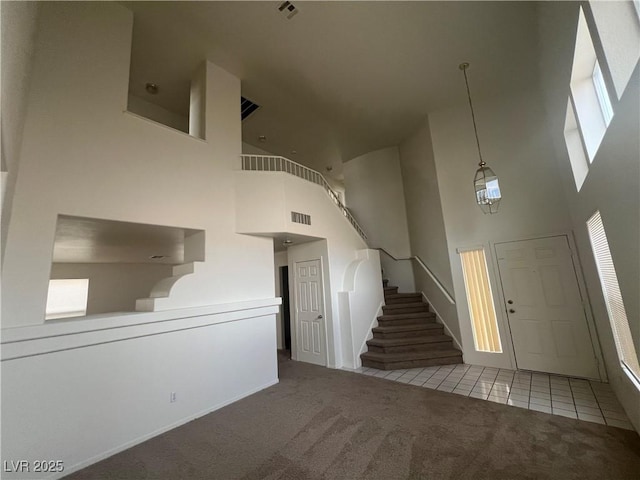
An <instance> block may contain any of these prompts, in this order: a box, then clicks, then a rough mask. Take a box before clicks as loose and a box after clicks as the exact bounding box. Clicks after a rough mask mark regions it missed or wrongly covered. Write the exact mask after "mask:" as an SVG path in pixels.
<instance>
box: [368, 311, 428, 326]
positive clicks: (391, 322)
mask: <svg viewBox="0 0 640 480" xmlns="http://www.w3.org/2000/svg"><path fill="white" fill-rule="evenodd" d="M422 313H424V314H425V315H422V316H421V317H417V318H416V317H408V318H404V317H406V315H383V316H382V317H378V326H379V327H392V326H395V325H422V324H423V323H435V322H436V316H435V314H433V313H432V314H431V315H429V313H431V312H422Z"/></svg>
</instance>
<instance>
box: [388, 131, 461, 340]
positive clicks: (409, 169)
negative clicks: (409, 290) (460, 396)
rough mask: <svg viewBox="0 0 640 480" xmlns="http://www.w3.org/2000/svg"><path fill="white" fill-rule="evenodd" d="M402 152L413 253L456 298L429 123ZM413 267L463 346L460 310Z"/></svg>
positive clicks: (421, 286)
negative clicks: (459, 318) (459, 317)
mask: <svg viewBox="0 0 640 480" xmlns="http://www.w3.org/2000/svg"><path fill="white" fill-rule="evenodd" d="M399 152H400V167H401V172H402V181H403V185H404V192H405V204H406V208H407V220H408V226H409V238H410V243H411V252H412V254H413V255H416V256H418V257H420V258H421V259H422V261H423V262H424V263H425V264H426V265H427V266H428V267H429V269H430V270H431V271H432V272H433V275H434V276H435V277H436V278H437V279H438V280H439V282H440V283H441V284H442V286H443V288H445V289H446V290H447V292H448V293H449V294H453V280H452V277H451V264H450V262H449V251H448V247H447V233H446V229H445V224H444V217H443V213H442V203H441V200H440V188H439V186H438V176H437V173H436V164H435V159H434V156H433V145H432V142H431V131H430V128H429V121H428V119H425V121H424V122H423V123H422V125H420V126H419V127H418V129H417V130H416V131H415V132H414V133H413V134H412V135H411V136H409V137H408V138H407V139H405V140H404V141H403V142H402V143H401V144H400V146H399ZM411 266H412V267H413V272H414V276H415V282H416V290H417V291H420V292H423V293H424V294H425V296H426V297H427V299H428V300H429V303H431V306H432V307H433V309H434V310H435V311H437V312H438V315H439V317H440V319H441V320H442V322H443V323H444V324H445V325H446V326H447V328H448V329H449V331H450V333H451V334H452V335H453V336H454V337H456V339H457V341H458V342H461V339H460V327H459V323H458V313H457V310H456V306H455V305H454V304H452V303H451V302H450V300H449V299H447V297H446V296H445V295H444V294H443V293H442V291H441V289H440V288H439V287H438V285H437V284H436V283H434V281H433V280H432V279H431V278H430V276H429V275H428V274H427V272H425V271H424V269H423V268H422V267H421V266H420V265H418V264H417V263H416V262H412V265H411Z"/></svg>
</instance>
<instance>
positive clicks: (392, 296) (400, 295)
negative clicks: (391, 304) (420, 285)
mask: <svg viewBox="0 0 640 480" xmlns="http://www.w3.org/2000/svg"><path fill="white" fill-rule="evenodd" d="M410 297H420V298H422V294H421V293H391V294H389V295H387V298H390V299H395V298H410Z"/></svg>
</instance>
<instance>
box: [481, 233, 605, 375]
mask: <svg viewBox="0 0 640 480" xmlns="http://www.w3.org/2000/svg"><path fill="white" fill-rule="evenodd" d="M552 237H566V239H567V242H568V244H569V249H570V250H571V260H572V263H573V270H574V273H575V276H576V281H577V284H578V291H579V293H580V299H581V301H582V309H583V311H584V314H585V320H586V322H587V330H588V331H589V336H590V338H591V345H592V348H593V353H594V356H595V358H596V363H597V368H598V373H599V375H600V380H601V381H603V382H607V381H608V377H607V371H606V367H605V363H604V357H603V355H602V347H601V345H600V337H599V336H598V330H597V328H596V324H595V319H594V316H593V311H592V308H591V300H590V298H589V294H588V290H587V287H586V282H585V280H584V272H583V270H582V263H581V261H580V255H579V251H578V247H577V245H576V242H575V238H574V235H573V232H560V233H551V234H548V235H534V236H527V237H520V238H516V239H508V240H507V239H504V240H503V239H500V240H493V241H489V245H490V247H491V251H492V252H491V253H492V255H491V257H492V258H491V263H492V266H493V271H494V272H495V274H496V281H497V283H498V284H499V288H498V289H497V292H496V293H497V294H498V301H499V302H500V308H499V310H500V316H501V317H502V318H503V324H504V325H505V326H506V328H507V333H508V335H505V336H506V337H507V339H508V343H509V356H510V358H511V360H512V364H513V369H514V370H518V365H517V362H516V352H515V347H514V345H513V340H512V336H511V335H512V334H511V324H510V323H509V318H508V315H507V314H506V299H505V296H504V291H503V289H502V279H501V276H500V267H499V265H498V253H497V250H496V245H497V244H499V243H509V242H521V241H527V240H540V239H544V238H552Z"/></svg>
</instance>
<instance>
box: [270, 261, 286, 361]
mask: <svg viewBox="0 0 640 480" xmlns="http://www.w3.org/2000/svg"><path fill="white" fill-rule="evenodd" d="M273 257H274V261H273V263H274V270H275V272H274V273H275V287H276V288H275V290H276V297H282V278H281V277H280V268H281V267H286V266H287V265H288V264H289V260H288V258H287V252H286V251H284V252H276V253H275V254H274V256H273ZM283 308H284V305H280V310H279V311H278V313H276V335H277V338H278V349H280V350H282V349H284V347H285V345H284V315H283Z"/></svg>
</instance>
